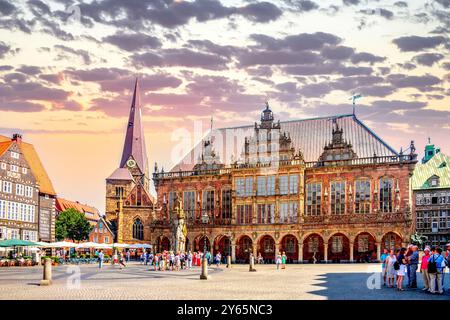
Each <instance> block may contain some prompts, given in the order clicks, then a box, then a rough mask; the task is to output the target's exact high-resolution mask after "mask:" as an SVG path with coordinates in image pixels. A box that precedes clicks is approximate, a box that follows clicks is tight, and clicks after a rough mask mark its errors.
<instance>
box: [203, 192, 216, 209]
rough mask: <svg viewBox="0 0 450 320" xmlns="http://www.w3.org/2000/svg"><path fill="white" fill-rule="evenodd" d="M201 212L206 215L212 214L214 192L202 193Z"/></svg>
mask: <svg viewBox="0 0 450 320" xmlns="http://www.w3.org/2000/svg"><path fill="white" fill-rule="evenodd" d="M203 210H204V212H206V213H207V214H209V215H210V214H214V190H205V191H203Z"/></svg>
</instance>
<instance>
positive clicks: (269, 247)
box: [256, 235, 275, 263]
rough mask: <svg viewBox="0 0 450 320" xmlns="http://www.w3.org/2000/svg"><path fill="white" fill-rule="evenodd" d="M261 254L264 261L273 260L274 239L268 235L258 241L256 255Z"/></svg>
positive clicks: (270, 261)
mask: <svg viewBox="0 0 450 320" xmlns="http://www.w3.org/2000/svg"><path fill="white" fill-rule="evenodd" d="M260 253H261V256H262V257H263V259H264V263H272V262H274V260H275V240H273V238H272V237H271V236H269V235H265V236H263V237H262V238H261V239H260V240H259V243H258V252H257V253H256V256H259V254H260Z"/></svg>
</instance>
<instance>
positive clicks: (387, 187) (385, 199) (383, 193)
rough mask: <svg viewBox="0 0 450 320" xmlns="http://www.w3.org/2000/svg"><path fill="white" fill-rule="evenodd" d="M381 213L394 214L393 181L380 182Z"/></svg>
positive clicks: (384, 180)
mask: <svg viewBox="0 0 450 320" xmlns="http://www.w3.org/2000/svg"><path fill="white" fill-rule="evenodd" d="M380 211H381V212H392V179H381V180H380Z"/></svg>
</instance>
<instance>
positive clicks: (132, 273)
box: [0, 263, 450, 300]
mask: <svg viewBox="0 0 450 320" xmlns="http://www.w3.org/2000/svg"><path fill="white" fill-rule="evenodd" d="M78 267H79V269H78ZM256 268H257V272H249V271H248V265H233V268H231V269H227V268H225V267H224V266H222V267H220V268H216V267H211V268H210V269H209V274H210V279H209V280H207V281H204V280H199V275H200V268H199V267H195V268H194V269H193V270H189V271H187V270H182V271H178V272H177V271H165V272H161V271H149V268H148V267H146V266H143V265H141V264H138V263H130V264H129V265H128V267H127V268H126V269H123V270H119V268H118V267H117V266H114V267H113V266H111V265H105V266H104V268H103V269H102V270H99V269H98V267H97V265H80V266H58V267H53V285H52V286H49V287H40V286H39V285H38V284H39V282H40V280H41V279H42V267H29V268H24V267H16V268H1V269H0V283H1V286H0V299H50V300H55V299H89V300H91V299H164V300H166V299H193V300H196V299H200V300H201V299H362V300H379V299H384V300H398V299H417V300H422V299H430V300H433V299H436V300H450V295H449V294H448V293H446V294H445V295H442V296H440V295H439V296H436V295H430V294H426V293H423V292H422V291H421V290H420V289H419V290H408V291H404V292H398V291H397V290H395V289H389V288H386V287H383V286H381V288H380V289H377V287H378V283H377V279H376V278H377V276H379V274H376V275H375V276H373V275H374V272H375V271H378V270H380V268H381V266H380V265H379V264H328V265H324V264H318V265H307V264H305V265H287V268H286V269H285V270H276V268H275V266H274V265H256ZM77 270H79V271H80V274H81V277H80V281H79V282H77V274H76V273H75V274H74V273H73V272H74V271H77ZM371 276H372V278H370V279H369V284H370V286H371V287H374V289H369V288H368V286H367V281H368V278H369V277H371ZM378 278H379V277H378ZM418 279H419V287H420V288H422V280H421V276H420V274H418ZM405 283H406V281H405ZM449 283H450V279H449V274H448V273H447V274H446V288H448V284H449ZM77 284H79V286H77Z"/></svg>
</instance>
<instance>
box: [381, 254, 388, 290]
mask: <svg viewBox="0 0 450 320" xmlns="http://www.w3.org/2000/svg"><path fill="white" fill-rule="evenodd" d="M388 256H389V253H388V250H387V249H386V248H384V249H383V254H382V255H381V256H380V260H381V273H382V275H383V281H384V283H383V286H385V285H386V258H387V257H388Z"/></svg>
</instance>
